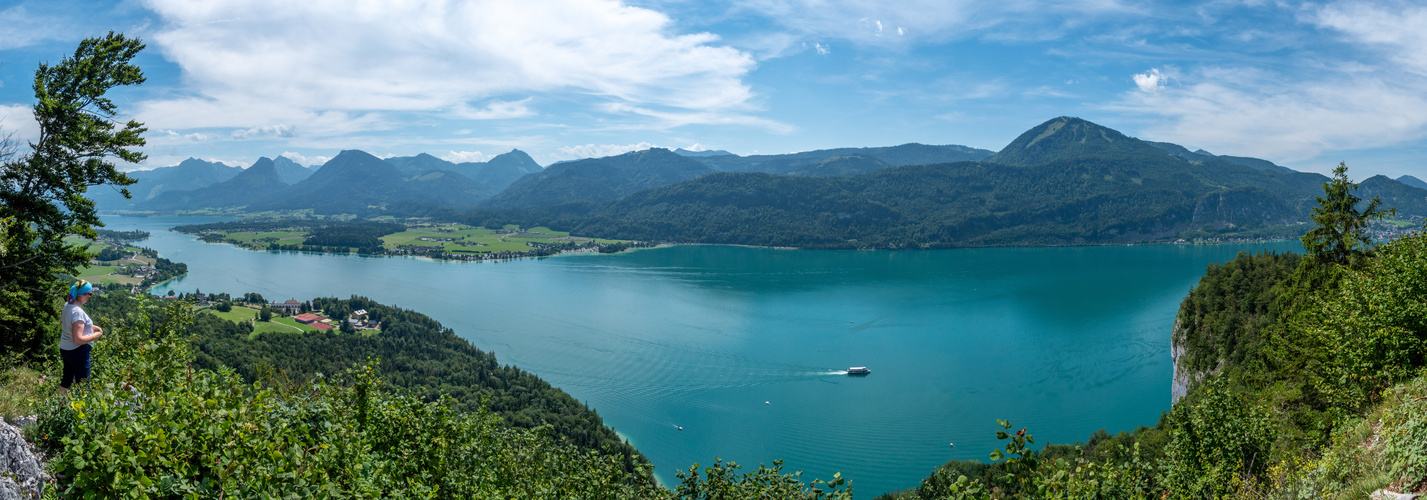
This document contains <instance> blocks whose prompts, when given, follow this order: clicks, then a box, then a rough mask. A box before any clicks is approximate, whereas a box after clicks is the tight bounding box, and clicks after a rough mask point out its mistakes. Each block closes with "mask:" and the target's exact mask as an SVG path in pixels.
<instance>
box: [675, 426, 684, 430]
mask: <svg viewBox="0 0 1427 500" xmlns="http://www.w3.org/2000/svg"><path fill="white" fill-rule="evenodd" d="M674 427H678V428H679V430H681V431H682V430H684V426H682V425H676V426H674Z"/></svg>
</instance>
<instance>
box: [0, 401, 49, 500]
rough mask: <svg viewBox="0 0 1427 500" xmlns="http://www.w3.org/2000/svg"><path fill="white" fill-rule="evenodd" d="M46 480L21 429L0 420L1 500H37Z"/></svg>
mask: <svg viewBox="0 0 1427 500" xmlns="http://www.w3.org/2000/svg"><path fill="white" fill-rule="evenodd" d="M48 479H49V478H48V477H46V476H45V473H44V469H42V468H40V461H39V459H37V458H36V457H35V454H34V451H33V449H32V448H31V447H30V443H29V442H27V441H25V438H24V436H22V435H20V429H17V428H15V427H13V426H11V425H10V424H8V423H5V422H4V421H3V420H0V500H12V499H13V500H31V499H38V498H40V493H41V492H43V491H44V485H45V481H46V480H48Z"/></svg>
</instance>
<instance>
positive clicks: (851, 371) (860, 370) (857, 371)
mask: <svg viewBox="0 0 1427 500" xmlns="http://www.w3.org/2000/svg"><path fill="white" fill-rule="evenodd" d="M869 373H872V370H868V369H867V367H865V366H854V367H852V368H848V369H847V374H848V375H867V374H869Z"/></svg>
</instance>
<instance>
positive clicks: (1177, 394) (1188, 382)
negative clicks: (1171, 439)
mask: <svg viewBox="0 0 1427 500" xmlns="http://www.w3.org/2000/svg"><path fill="white" fill-rule="evenodd" d="M1182 321H1184V319H1183V318H1179V317H1176V318H1175V319H1174V329H1173V330H1172V331H1171V333H1170V335H1169V355H1170V356H1171V357H1173V358H1174V379H1173V380H1171V381H1170V384H1169V404H1170V405H1175V404H1178V403H1179V400H1180V399H1182V398H1184V395H1186V394H1189V389H1190V388H1192V387H1194V384H1198V383H1199V382H1203V381H1204V379H1205V378H1206V377H1209V376H1210V375H1218V374H1219V372H1221V371H1224V360H1223V359H1220V360H1219V362H1218V363H1217V364H1215V365H1214V369H1213V370H1209V371H1207V372H1194V371H1191V370H1189V369H1188V368H1186V367H1183V366H1180V362H1181V360H1183V359H1184V354H1185V351H1186V350H1185V347H1184V336H1185V335H1186V334H1187V333H1188V329H1186V328H1185V327H1184V325H1183V324H1182Z"/></svg>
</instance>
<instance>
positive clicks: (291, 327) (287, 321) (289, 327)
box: [258, 316, 318, 332]
mask: <svg viewBox="0 0 1427 500" xmlns="http://www.w3.org/2000/svg"><path fill="white" fill-rule="evenodd" d="M258 323H262V322H261V321H259V322H258ZM269 323H273V324H278V325H283V326H284V327H285V328H283V329H281V330H279V329H277V328H276V327H274V328H273V331H284V332H291V331H299V332H315V331H318V330H317V329H316V328H313V327H310V326H307V325H304V324H302V323H298V322H297V320H295V319H292V318H279V317H276V316H274V317H273V320H272V321H269Z"/></svg>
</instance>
